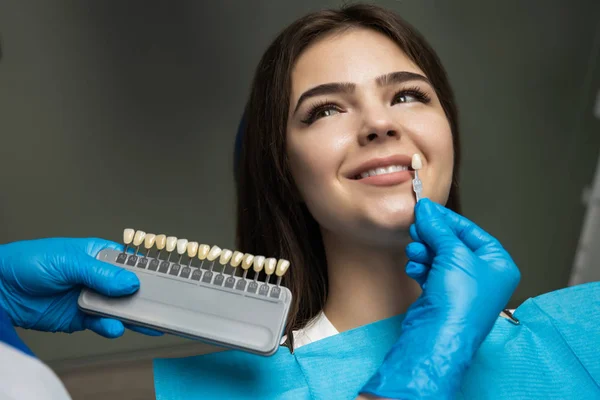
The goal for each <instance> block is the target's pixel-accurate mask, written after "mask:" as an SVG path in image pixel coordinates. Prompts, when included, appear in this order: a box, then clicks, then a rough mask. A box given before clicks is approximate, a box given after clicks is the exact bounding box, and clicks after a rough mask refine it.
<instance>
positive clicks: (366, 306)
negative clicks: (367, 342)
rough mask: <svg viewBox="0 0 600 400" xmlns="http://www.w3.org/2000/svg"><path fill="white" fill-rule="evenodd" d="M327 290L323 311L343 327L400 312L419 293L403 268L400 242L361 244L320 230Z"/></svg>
mask: <svg viewBox="0 0 600 400" xmlns="http://www.w3.org/2000/svg"><path fill="white" fill-rule="evenodd" d="M323 240H324V244H325V252H326V255H327V273H328V277H329V291H328V296H327V301H326V303H325V307H324V310H323V311H324V312H325V315H326V316H327V318H328V319H329V320H330V321H331V323H332V324H333V326H335V328H336V329H337V330H338V331H340V332H343V331H346V330H349V329H353V328H356V327H359V326H362V325H366V324H369V323H372V322H375V321H379V320H382V319H386V318H389V317H392V316H394V315H398V314H403V313H405V312H406V310H407V308H408V307H409V306H410V305H411V304H412V303H413V302H414V301H415V300H416V299H417V297H418V296H419V295H420V294H421V288H420V287H419V285H418V284H417V283H416V282H415V281H414V280H413V279H411V278H409V277H408V276H407V275H406V273H405V272H404V266H405V264H406V255H405V253H404V246H405V244H404V243H399V244H398V247H397V248H394V249H389V248H385V247H382V248H376V247H373V246H369V247H365V246H361V245H360V244H357V243H351V242H349V241H345V240H340V237H339V236H337V237H334V236H333V235H330V234H328V233H327V232H323Z"/></svg>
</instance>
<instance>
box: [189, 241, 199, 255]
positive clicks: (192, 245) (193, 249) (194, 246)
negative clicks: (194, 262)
mask: <svg viewBox="0 0 600 400" xmlns="http://www.w3.org/2000/svg"><path fill="white" fill-rule="evenodd" d="M196 254H198V242H189V243H188V244H187V255H188V257H189V258H194V257H196Z"/></svg>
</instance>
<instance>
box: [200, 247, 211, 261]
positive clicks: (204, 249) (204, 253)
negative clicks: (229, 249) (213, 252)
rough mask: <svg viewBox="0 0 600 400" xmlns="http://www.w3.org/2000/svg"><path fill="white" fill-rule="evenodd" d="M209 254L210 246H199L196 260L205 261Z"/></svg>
mask: <svg viewBox="0 0 600 400" xmlns="http://www.w3.org/2000/svg"><path fill="white" fill-rule="evenodd" d="M209 252H210V246H209V245H207V244H201V245H200V247H198V258H199V259H200V260H204V259H206V257H207V256H208V253H209Z"/></svg>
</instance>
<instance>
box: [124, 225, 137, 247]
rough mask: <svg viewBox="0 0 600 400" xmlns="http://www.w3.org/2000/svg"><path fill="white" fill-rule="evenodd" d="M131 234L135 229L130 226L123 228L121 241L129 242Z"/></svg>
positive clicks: (133, 233)
mask: <svg viewBox="0 0 600 400" xmlns="http://www.w3.org/2000/svg"><path fill="white" fill-rule="evenodd" d="M133 235H135V230H133V229H131V228H127V229H125V230H123V243H125V244H130V243H131V242H132V241H133Z"/></svg>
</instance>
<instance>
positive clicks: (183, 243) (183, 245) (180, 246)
mask: <svg viewBox="0 0 600 400" xmlns="http://www.w3.org/2000/svg"><path fill="white" fill-rule="evenodd" d="M187 245H188V240H187V239H177V254H180V255H183V254H185V252H186V250H187Z"/></svg>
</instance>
